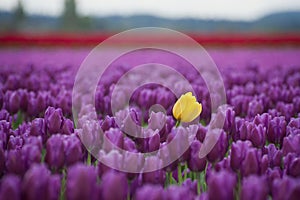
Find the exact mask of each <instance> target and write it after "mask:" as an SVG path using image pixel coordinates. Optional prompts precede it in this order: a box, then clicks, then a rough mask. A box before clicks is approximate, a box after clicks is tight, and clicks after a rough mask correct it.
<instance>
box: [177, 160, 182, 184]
mask: <svg viewBox="0 0 300 200" xmlns="http://www.w3.org/2000/svg"><path fill="white" fill-rule="evenodd" d="M177 169H178V172H177V175H178V185H181V183H182V173H181V164H179V165H178V168H177Z"/></svg>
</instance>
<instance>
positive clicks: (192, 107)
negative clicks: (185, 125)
mask: <svg viewBox="0 0 300 200" xmlns="http://www.w3.org/2000/svg"><path fill="white" fill-rule="evenodd" d="M201 112H202V105H201V104H200V103H198V102H194V103H191V104H189V106H187V107H186V109H185V110H184V112H183V113H182V114H181V121H182V122H191V121H193V120H194V119H196V118H197V117H198V116H199V115H200V113H201Z"/></svg>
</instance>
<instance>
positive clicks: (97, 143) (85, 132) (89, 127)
mask: <svg viewBox="0 0 300 200" xmlns="http://www.w3.org/2000/svg"><path fill="white" fill-rule="evenodd" d="M78 135H79V138H80V140H81V142H82V143H83V145H84V146H85V148H86V149H88V151H90V152H92V153H98V152H99V150H100V149H101V146H102V137H103V133H102V132H101V129H100V125H99V123H98V121H96V120H91V121H87V122H86V123H85V124H83V127H82V130H80V131H79V132H78Z"/></svg>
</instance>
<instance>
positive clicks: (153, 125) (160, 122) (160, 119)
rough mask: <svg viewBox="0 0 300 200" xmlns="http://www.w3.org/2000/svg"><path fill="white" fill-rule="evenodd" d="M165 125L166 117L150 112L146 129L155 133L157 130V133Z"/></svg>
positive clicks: (162, 114) (159, 113) (160, 113)
mask: <svg viewBox="0 0 300 200" xmlns="http://www.w3.org/2000/svg"><path fill="white" fill-rule="evenodd" d="M165 123H166V115H165V114H164V113H162V112H157V113H156V112H151V114H150V117H149V119H148V127H149V128H150V129H152V130H153V131H155V130H156V129H158V130H159V131H160V130H161V129H162V128H163V127H164V125H165Z"/></svg>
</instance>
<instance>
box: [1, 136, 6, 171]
mask: <svg viewBox="0 0 300 200" xmlns="http://www.w3.org/2000/svg"><path fill="white" fill-rule="evenodd" d="M0 145H1V147H0V174H2V172H3V171H4V169H5V152H4V149H3V148H2V146H3V145H2V142H1V141H0Z"/></svg>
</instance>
